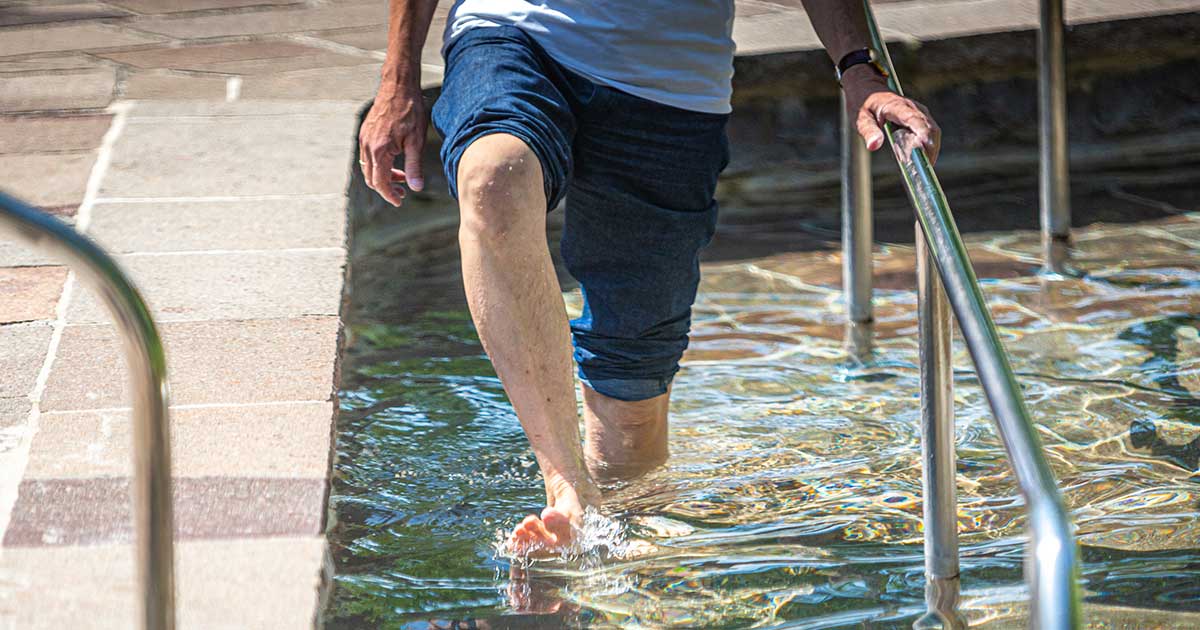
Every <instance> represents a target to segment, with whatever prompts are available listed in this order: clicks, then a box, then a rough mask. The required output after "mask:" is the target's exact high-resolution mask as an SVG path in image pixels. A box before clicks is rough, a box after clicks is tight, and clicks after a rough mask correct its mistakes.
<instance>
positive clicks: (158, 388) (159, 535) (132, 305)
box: [0, 193, 175, 630]
mask: <svg viewBox="0 0 1200 630" xmlns="http://www.w3.org/2000/svg"><path fill="white" fill-rule="evenodd" d="M0 228H3V230H0V231H5V232H9V233H12V234H13V235H14V236H16V237H17V238H18V239H19V240H21V241H23V242H26V243H28V244H30V245H34V246H38V247H40V248H42V249H43V250H44V251H46V252H47V253H50V254H51V255H54V256H57V257H59V258H61V259H63V260H65V261H66V262H67V264H68V265H69V266H70V268H71V270H72V271H74V272H75V274H76V275H77V276H78V277H79V278H80V279H81V280H83V281H84V282H85V283H87V285H88V286H90V287H91V288H92V290H94V291H95V292H96V295H97V296H99V297H100V299H101V301H103V302H104V304H105V306H107V307H108V311H109V313H110V314H111V315H112V317H113V320H114V321H115V323H116V326H117V330H118V332H119V333H120V334H121V337H122V339H123V345H124V353H125V361H126V365H127V366H128V368H129V376H130V380H131V381H132V384H133V400H132V407H133V413H132V415H133V418H132V420H133V452H134V466H133V472H134V475H133V493H132V494H133V497H132V498H133V502H134V529H135V531H136V534H137V558H138V579H139V582H140V585H141V593H142V597H141V604H142V610H141V621H142V624H141V625H142V627H143V628H145V629H146V630H172V629H173V628H174V627H175V556H174V547H173V542H172V536H173V535H174V520H173V516H172V509H171V499H172V497H171V452H170V447H171V440H170V433H169V430H170V424H169V419H168V413H169V412H168V405H167V399H168V395H167V367H166V355H165V353H164V351H163V346H162V341H161V339H160V337H159V335H158V330H157V329H156V327H155V325H154V320H153V318H152V317H151V316H150V311H149V309H148V308H147V307H146V303H145V302H144V301H143V300H142V297H141V295H140V294H139V293H138V291H137V289H136V288H134V286H133V285H132V284H131V283H130V282H129V280H128V277H127V276H126V275H125V274H124V273H123V272H122V271H121V269H120V268H119V267H118V266H117V264H116V262H115V261H114V260H113V259H112V257H110V256H109V255H108V254H106V253H104V251H103V250H101V249H100V248H99V247H97V246H96V244H95V243H93V242H92V241H91V240H89V239H88V238H87V237H85V236H83V235H82V234H80V233H79V232H76V231H75V230H74V229H73V228H72V227H70V226H69V225H67V224H65V223H63V222H62V221H59V220H58V219H55V218H54V217H52V216H50V215H48V214H46V213H44V212H41V211H39V210H37V209H36V208H34V207H32V206H29V205H27V204H25V203H22V202H20V201H18V200H17V199H14V198H12V197H9V196H8V195H5V194H4V193H0Z"/></svg>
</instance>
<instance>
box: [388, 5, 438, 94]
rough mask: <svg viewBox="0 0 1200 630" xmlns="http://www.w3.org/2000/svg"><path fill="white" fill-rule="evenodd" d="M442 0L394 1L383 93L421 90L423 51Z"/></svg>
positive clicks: (389, 20)
mask: <svg viewBox="0 0 1200 630" xmlns="http://www.w3.org/2000/svg"><path fill="white" fill-rule="evenodd" d="M437 3H438V0H391V2H390V7H389V10H388V46H387V56H386V57H385V58H384V61H383V77H382V82H381V83H380V86H379V89H380V91H391V90H396V89H407V88H413V87H416V88H418V89H419V88H420V84H421V49H422V48H423V47H424V46H425V38H426V37H427V36H428V35H429V24H430V22H432V21H433V11H434V9H436V8H437Z"/></svg>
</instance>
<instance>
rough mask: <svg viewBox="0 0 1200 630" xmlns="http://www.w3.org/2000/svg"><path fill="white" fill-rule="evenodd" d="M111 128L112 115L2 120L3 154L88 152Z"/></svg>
mask: <svg viewBox="0 0 1200 630" xmlns="http://www.w3.org/2000/svg"><path fill="white" fill-rule="evenodd" d="M110 124H112V116H111V115H109V114H89V115H83V116H78V115H76V116H70V115H68V116H50V115H38V116H0V154H4V153H50V152H54V153H58V152H62V151H89V150H91V149H95V148H96V147H98V146H100V140H101V139H103V138H104V133H105V132H106V131H108V127H109V125H110Z"/></svg>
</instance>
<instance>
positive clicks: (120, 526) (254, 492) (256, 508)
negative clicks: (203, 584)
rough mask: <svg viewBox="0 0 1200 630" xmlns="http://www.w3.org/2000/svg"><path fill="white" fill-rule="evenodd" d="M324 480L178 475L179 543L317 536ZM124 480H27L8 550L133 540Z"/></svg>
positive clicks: (127, 486) (6, 542)
mask: <svg viewBox="0 0 1200 630" xmlns="http://www.w3.org/2000/svg"><path fill="white" fill-rule="evenodd" d="M325 486H326V481H325V478H324V477H316V478H297V477H282V478H281V477H272V478H255V477H175V479H174V482H173V488H172V489H173V490H174V497H173V503H174V509H175V513H174V516H175V540H177V541H179V540H195V539H212V538H250V537H255V538H262V537H271V536H303V535H307V536H316V535H319V534H320V533H321V531H322V522H323V519H324V516H325V501H324V499H325ZM131 496H132V488H131V484H130V480H129V479H128V478H126V477H90V478H86V479H25V480H24V481H22V482H21V485H20V488H19V495H18V497H17V502H16V504H15V505H14V506H13V511H12V518H11V519H10V521H9V524H8V529H7V530H6V532H5V534H4V547H5V548H11V547H41V546H56V545H96V544H104V543H112V542H133V540H134V532H133V511H132V506H131Z"/></svg>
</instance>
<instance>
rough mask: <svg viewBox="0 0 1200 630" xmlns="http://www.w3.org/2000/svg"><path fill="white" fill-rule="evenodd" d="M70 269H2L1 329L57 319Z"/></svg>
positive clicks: (0, 278)
mask: <svg viewBox="0 0 1200 630" xmlns="http://www.w3.org/2000/svg"><path fill="white" fill-rule="evenodd" d="M66 281H67V268H66V267H0V295H3V296H5V299H4V300H3V301H0V325H3V324H12V323H15V322H31V321H36V320H51V319H54V314H55V313H54V310H55V308H56V307H57V306H58V299H59V297H61V296H62V290H63V284H65V283H66Z"/></svg>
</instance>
